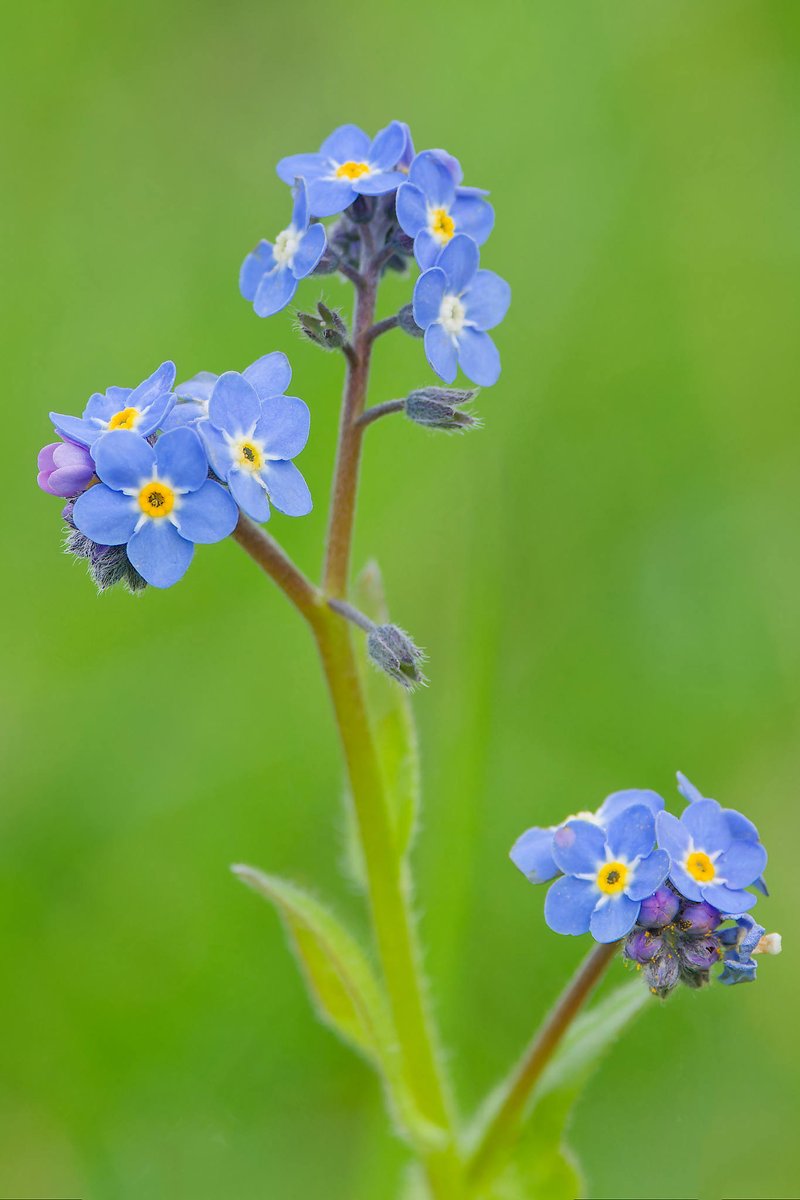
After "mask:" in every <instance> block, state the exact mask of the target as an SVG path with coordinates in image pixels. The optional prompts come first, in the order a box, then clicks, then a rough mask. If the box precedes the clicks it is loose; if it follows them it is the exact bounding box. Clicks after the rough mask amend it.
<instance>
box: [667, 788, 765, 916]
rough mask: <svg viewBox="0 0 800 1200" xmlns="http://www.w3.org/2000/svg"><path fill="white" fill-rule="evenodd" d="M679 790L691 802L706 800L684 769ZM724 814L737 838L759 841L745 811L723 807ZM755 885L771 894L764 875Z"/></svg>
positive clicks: (756, 831) (754, 882) (763, 893)
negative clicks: (687, 776) (684, 772)
mask: <svg viewBox="0 0 800 1200" xmlns="http://www.w3.org/2000/svg"><path fill="white" fill-rule="evenodd" d="M677 774H678V791H679V792H680V793H681V795H682V796H683V797H684V798H685V799H686V800H688V801H689V803H690V804H694V803H696V801H698V800H706V799H708V797H706V796H704V795H703V793H702V792H701V791H700V789H699V788H697V787H695V785H694V784H693V783H692V782H691V780H689V779H687V778H686V776H685V775H684V774H683V772H682V771H678V773H677ZM722 815H723V816H724V817H725V819H726V821H727V822H728V828H729V829H730V831H731V833H732V834H733V836H734V837H735V838H742V840H743V841H745V842H756V843H757V842H758V840H759V837H758V830H757V829H756V827H755V825H754V824H753V822H752V821H751V820H749V819H748V818H747V817H745V816H744V814H743V813H740V812H737V811H736V809H735V808H723V809H722ZM753 887H754V888H756V889H757V890H758V891H759V892H761V893H762V895H764V896H768V895H769V891H768V889H767V885H766V882H765V880H764V877H763V876H761V875H759V877H758V879H754V880H753Z"/></svg>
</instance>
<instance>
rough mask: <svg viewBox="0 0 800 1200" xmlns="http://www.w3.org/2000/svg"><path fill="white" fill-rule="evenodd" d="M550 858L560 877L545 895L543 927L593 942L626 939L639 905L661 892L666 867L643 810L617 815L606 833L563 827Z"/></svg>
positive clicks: (581, 825)
mask: <svg viewBox="0 0 800 1200" xmlns="http://www.w3.org/2000/svg"><path fill="white" fill-rule="evenodd" d="M659 815H661V814H659ZM553 858H554V860H555V863H556V866H557V867H558V868H559V870H561V871H563V872H564V874H563V875H562V877H561V878H560V879H557V880H556V881H555V883H554V884H552V885H551V887H550V889H549V891H548V893H547V897H546V899H545V905H544V916H545V920H546V921H547V924H548V925H549V926H550V928H551V929H552V930H554V932H555V933H564V934H571V935H574V936H578V935H579V934H582V933H591V934H592V937H594V939H595V941H598V942H616V941H619V939H620V938H623V937H625V936H626V934H628V933H630V931H631V929H632V928H633V926H634V925H635V924H636V920H637V917H638V916H639V911H640V909H641V906H642V901H643V900H644V899H645V898H646V897H647V896H651V895H652V894H653V893H654V892H655V891H656V889H657V888H659V887H660V886H661V884H662V883H663V882H664V880H665V879H666V878H667V875H668V873H669V865H670V864H669V856H668V855H667V854H666V853H665V852H664V851H663V850H657V849H655V819H654V817H653V813H652V811H651V809H650V808H649V807H648V806H647V805H644V804H636V805H634V806H633V807H631V808H626V809H623V811H622V812H620V813H618V814H617V816H615V817H614V818H613V820H611V821H610V822H609V824H608V827H607V829H602V828H601V827H600V826H599V825H596V824H594V823H593V822H590V821H580V820H577V821H568V822H567V824H566V825H563V826H562V827H561V828H560V829H559V830H557V831H556V833H555V835H554V836H553Z"/></svg>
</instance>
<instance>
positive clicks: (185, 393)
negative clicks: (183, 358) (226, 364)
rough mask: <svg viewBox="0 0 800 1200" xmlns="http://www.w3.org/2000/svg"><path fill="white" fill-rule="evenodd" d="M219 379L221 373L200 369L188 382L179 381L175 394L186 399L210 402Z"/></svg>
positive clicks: (204, 402)
mask: <svg viewBox="0 0 800 1200" xmlns="http://www.w3.org/2000/svg"><path fill="white" fill-rule="evenodd" d="M218 379H219V375H215V374H214V372H213V371H198V372H197V374H196V375H193V376H192V378H191V379H187V381H186V383H179V384H178V385H177V386H176V388H175V394H176V396H180V397H181V398H182V399H184V400H200V401H202V403H203V404H208V402H209V400H210V399H211V393H212V392H213V390H214V384H215V383H216V382H217V380H218Z"/></svg>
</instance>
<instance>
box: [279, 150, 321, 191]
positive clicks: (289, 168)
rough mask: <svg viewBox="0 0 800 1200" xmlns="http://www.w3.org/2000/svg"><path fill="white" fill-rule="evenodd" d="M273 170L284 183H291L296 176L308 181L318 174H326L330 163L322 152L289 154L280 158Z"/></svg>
mask: <svg viewBox="0 0 800 1200" xmlns="http://www.w3.org/2000/svg"><path fill="white" fill-rule="evenodd" d="M275 170H276V171H277V172H278V178H279V179H282V180H283V182H284V183H290V184H293V183H294V181H295V179H297V178H298V177H302V178H303V179H305V180H306V182H308V181H309V180H310V179H315V178H316V177H317V176H318V175H327V174H328V173H329V171H330V163H329V161H328V159H327V158H326V156H325V155H324V154H319V153H317V154H290V155H288V157H287V158H282V159H281V160H280V162H279V163H278V165H277V167H276V168H275Z"/></svg>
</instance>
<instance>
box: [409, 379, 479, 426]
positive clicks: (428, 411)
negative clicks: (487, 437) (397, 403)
mask: <svg viewBox="0 0 800 1200" xmlns="http://www.w3.org/2000/svg"><path fill="white" fill-rule="evenodd" d="M476 395H477V392H476V391H474V390H471V391H458V390H457V389H456V388H439V387H429V388H421V389H420V390H419V391H416V392H411V393H410V394H409V395H408V396H407V397H406V403H405V412H406V416H407V417H408V419H409V420H410V421H414V422H415V424H417V425H425V426H426V427H427V428H428V429H444V430H446V431H447V432H448V433H463V432H464V430H466V429H474V428H475V427H476V426H477V425H478V424H479V422H478V421H477V420H476V419H475V417H473V416H471V415H470V414H469V413H465V412H459V411H458V409H457V408H456V405H458V404H467V403H468V402H469V401H470V400H472V399H473V398H474V397H475V396H476Z"/></svg>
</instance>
